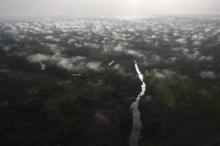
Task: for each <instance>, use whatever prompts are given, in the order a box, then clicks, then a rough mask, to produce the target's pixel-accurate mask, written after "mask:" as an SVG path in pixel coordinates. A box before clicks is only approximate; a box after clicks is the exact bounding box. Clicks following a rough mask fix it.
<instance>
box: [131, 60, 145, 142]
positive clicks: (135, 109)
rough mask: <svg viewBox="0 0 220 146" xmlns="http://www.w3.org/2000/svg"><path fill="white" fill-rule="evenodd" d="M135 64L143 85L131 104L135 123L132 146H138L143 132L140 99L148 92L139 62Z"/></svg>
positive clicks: (133, 122)
mask: <svg viewBox="0 0 220 146" xmlns="http://www.w3.org/2000/svg"><path fill="white" fill-rule="evenodd" d="M134 63H135V69H136V72H137V74H138V77H139V79H140V80H141V82H142V85H141V92H140V93H139V95H138V96H137V98H136V100H135V101H134V102H133V103H132V104H131V109H132V117H133V121H132V131H131V135H130V142H129V145H130V146H138V140H139V137H140V134H141V130H142V122H141V113H140V111H139V109H138V107H139V101H140V98H141V97H142V96H143V95H144V94H145V90H146V84H145V83H144V76H143V74H142V73H141V72H140V70H139V68H138V64H137V62H136V61H134Z"/></svg>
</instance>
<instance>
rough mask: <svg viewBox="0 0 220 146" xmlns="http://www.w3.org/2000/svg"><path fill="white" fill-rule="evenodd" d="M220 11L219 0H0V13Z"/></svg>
mask: <svg viewBox="0 0 220 146" xmlns="http://www.w3.org/2000/svg"><path fill="white" fill-rule="evenodd" d="M146 14H153V15H154V14H186V15H188V14H220V0H0V16H2V17H5V16H12V17H13V16H77V17H80V16H129V15H131V16H133V15H134V16H135V15H146Z"/></svg>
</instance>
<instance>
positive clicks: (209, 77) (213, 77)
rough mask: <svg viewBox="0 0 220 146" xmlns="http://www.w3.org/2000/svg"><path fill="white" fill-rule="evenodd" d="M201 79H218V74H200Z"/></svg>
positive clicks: (209, 72) (206, 72)
mask: <svg viewBox="0 0 220 146" xmlns="http://www.w3.org/2000/svg"><path fill="white" fill-rule="evenodd" d="M200 77H201V78H205V79H215V78H216V74H215V72H213V71H202V72H201V73H200Z"/></svg>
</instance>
